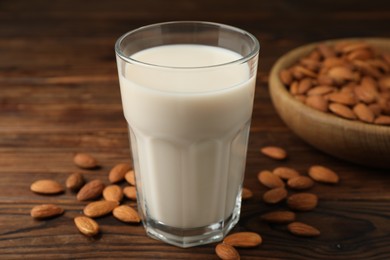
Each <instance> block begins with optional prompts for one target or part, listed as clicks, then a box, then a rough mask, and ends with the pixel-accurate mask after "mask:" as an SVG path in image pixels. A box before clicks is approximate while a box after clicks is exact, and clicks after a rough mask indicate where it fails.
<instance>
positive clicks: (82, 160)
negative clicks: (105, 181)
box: [73, 153, 98, 169]
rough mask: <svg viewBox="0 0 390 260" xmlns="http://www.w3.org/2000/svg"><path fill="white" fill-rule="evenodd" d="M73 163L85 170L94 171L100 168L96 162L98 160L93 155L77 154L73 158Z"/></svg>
mask: <svg viewBox="0 0 390 260" xmlns="http://www.w3.org/2000/svg"><path fill="white" fill-rule="evenodd" d="M73 162H74V164H76V165H77V166H78V167H80V168H83V169H93V168H96V167H97V166H98V162H97V161H96V159H95V158H94V157H92V155H90V154H87V153H77V154H76V155H75V156H74V157H73Z"/></svg>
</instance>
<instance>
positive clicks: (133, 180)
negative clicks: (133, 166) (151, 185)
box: [125, 170, 135, 186]
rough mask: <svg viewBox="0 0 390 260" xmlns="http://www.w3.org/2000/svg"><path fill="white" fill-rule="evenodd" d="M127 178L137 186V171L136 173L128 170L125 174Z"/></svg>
mask: <svg viewBox="0 0 390 260" xmlns="http://www.w3.org/2000/svg"><path fill="white" fill-rule="evenodd" d="M125 179H126V181H127V182H128V183H129V184H131V185H133V186H135V173H134V171H133V170H130V171H128V172H127V173H126V174H125Z"/></svg>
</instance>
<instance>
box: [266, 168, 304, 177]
mask: <svg viewBox="0 0 390 260" xmlns="http://www.w3.org/2000/svg"><path fill="white" fill-rule="evenodd" d="M272 173H273V174H275V175H277V176H279V177H280V178H281V179H283V180H288V179H291V178H293V177H297V176H299V175H300V174H299V172H298V171H297V170H295V169H293V168H289V167H277V168H275V169H274V170H273V171H272Z"/></svg>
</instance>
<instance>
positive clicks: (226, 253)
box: [215, 243, 240, 260]
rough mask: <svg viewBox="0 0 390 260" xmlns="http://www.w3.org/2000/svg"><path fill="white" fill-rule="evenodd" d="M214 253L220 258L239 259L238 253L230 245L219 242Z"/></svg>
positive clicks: (223, 259) (226, 259) (227, 259)
mask: <svg viewBox="0 0 390 260" xmlns="http://www.w3.org/2000/svg"><path fill="white" fill-rule="evenodd" d="M215 253H216V254H217V256H218V257H219V258H220V259H222V260H239V259H240V254H239V253H238V252H237V250H236V249H235V248H234V247H232V246H231V245H227V244H224V243H219V244H218V245H217V246H216V247H215Z"/></svg>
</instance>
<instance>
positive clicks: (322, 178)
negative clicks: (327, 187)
mask: <svg viewBox="0 0 390 260" xmlns="http://www.w3.org/2000/svg"><path fill="white" fill-rule="evenodd" d="M309 175H310V177H311V178H313V180H315V181H318V182H324V183H331V184H334V183H338V182H339V176H338V175H337V173H335V172H334V171H332V170H331V169H329V168H326V167H324V166H320V165H314V166H312V167H310V169H309Z"/></svg>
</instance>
